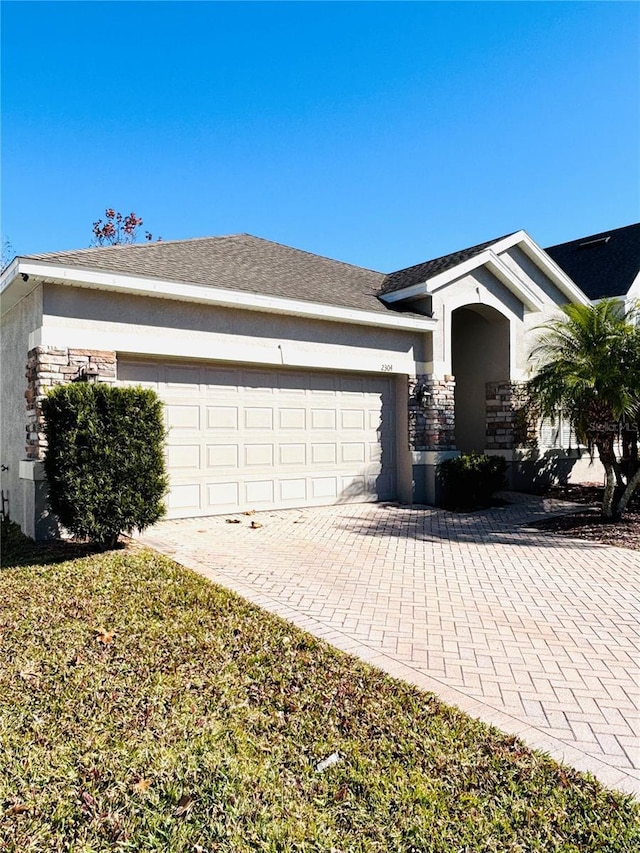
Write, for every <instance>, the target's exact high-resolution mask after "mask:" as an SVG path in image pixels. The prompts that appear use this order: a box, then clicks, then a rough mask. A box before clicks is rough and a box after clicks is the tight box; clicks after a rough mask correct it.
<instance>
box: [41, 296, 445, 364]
mask: <svg viewBox="0 0 640 853" xmlns="http://www.w3.org/2000/svg"><path fill="white" fill-rule="evenodd" d="M429 337H430V333H422V332H420V331H418V332H413V331H404V330H397V329H389V328H378V327H373V326H360V325H351V324H346V323H337V322H323V321H321V320H314V319H306V318H301V317H291V316H284V315H281V314H275V313H268V314H267V313H264V312H257V311H251V310H245V309H242V310H240V309H238V310H235V309H230V308H224V307H218V306H207V305H201V304H195V303H190V302H178V301H175V300H168V299H153V298H145V297H139V296H131V295H120V294H114V293H111V292H109V293H108V292H106V291H96V290H90V289H82V288H71V287H66V286H64V285H49V286H47V288H46V291H45V299H44V317H43V325H42V332H41V339H40V340H37V341H34V342H35V343H44V344H47V345H55V344H57V343H58V344H61V345H64V346H74V347H91V348H93V349H115V350H116V351H118V352H123V353H133V354H136V353H140V354H152V355H165V356H188V357H193V358H207V359H223V360H228V361H235V362H249V363H250V362H255V363H259V364H274V365H278V364H284V365H291V366H301V367H305V366H306V367H318V368H329V369H338V370H363V371H370V372H375V373H377V372H387V373H405V374H409V373H413V372H415V371H416V365H418V366H422V365H423V363H424V360H425V354H426V352H427V351H428V348H429V341H428V338H429Z"/></svg>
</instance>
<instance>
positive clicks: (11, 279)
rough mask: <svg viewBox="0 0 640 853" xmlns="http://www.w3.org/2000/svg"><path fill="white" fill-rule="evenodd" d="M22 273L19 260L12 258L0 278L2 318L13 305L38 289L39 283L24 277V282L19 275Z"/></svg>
mask: <svg viewBox="0 0 640 853" xmlns="http://www.w3.org/2000/svg"><path fill="white" fill-rule="evenodd" d="M21 272H22V273H23V272H24V271H23V270H22V266H21V263H20V258H14V259H13V261H11V263H10V264H9V266H8V267H7V268H6V269H5V270H4V271H3V273H2V276H1V277H0V313H1V314H2V316H3V317H4V315H5V314H6V313H7V311H10V310H11V309H12V308H13V307H14V305H17V304H18V302H20V300H21V299H24V297H25V296H28V295H29V294H30V293H31V291H32V290H33V289H34V288H36V287H38V285H39V284H40V282H38V281H33V280H32V279H30V278H29V276H26V281H25V280H24V279H23V277H22V275H21V274H20V273H21Z"/></svg>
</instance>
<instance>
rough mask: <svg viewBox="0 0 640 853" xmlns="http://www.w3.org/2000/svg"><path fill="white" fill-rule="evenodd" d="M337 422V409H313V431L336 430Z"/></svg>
mask: <svg viewBox="0 0 640 853" xmlns="http://www.w3.org/2000/svg"><path fill="white" fill-rule="evenodd" d="M337 420H338V419H337V417H336V410H335V409H311V429H329V430H335V428H336V423H337Z"/></svg>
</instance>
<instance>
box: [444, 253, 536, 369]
mask: <svg viewBox="0 0 640 853" xmlns="http://www.w3.org/2000/svg"><path fill="white" fill-rule="evenodd" d="M432 305H433V314H434V317H437V318H438V319H439V320H440V324H439V326H438V328H437V329H436V331H434V333H433V369H432V372H433V373H434V374H435V375H436V376H442V375H445V374H447V373H453V365H452V315H453V312H454V311H455V310H456V309H458V308H463V307H465V306H483V305H484V306H488V307H490V308H493V309H495V310H496V311H498V312H499V313H500V314H502V315H503V316H504V317H506V319H507V320H508V321H509V324H510V326H509V328H510V341H509V348H510V351H511V352H512V353H515V352H516V349H517V343H518V336H519V335H521V334H522V331H523V328H524V309H523V306H522V303H521V302H520V300H519V299H518V298H517V297H516V296H515V295H514V294H513V293H512V292H511V291H510V290H509V289H508V288H507V287H506V286H505V285H504V284H502V282H500V281H498V279H497V278H496V277H495V276H494V275H492V274H491V273H490V272H489V271H488V270H486V269H485V268H480V269H477V270H474V271H473V272H471V273H468V274H467V275H464V276H461V277H460V278H459V279H458V280H457V281H453V282H451V283H450V284H448V285H447V286H446V287H443V288H441V289H439V290H437V291H436V292H435V293H434V294H433V297H432ZM510 361H511V364H510V365H505V368H506V369H507V370H509V369H511V371H512V373H513V367H514V365H513V358H511V359H510ZM500 378H502V379H507V378H513V377H510V376H508V375H507V376H502V377H500Z"/></svg>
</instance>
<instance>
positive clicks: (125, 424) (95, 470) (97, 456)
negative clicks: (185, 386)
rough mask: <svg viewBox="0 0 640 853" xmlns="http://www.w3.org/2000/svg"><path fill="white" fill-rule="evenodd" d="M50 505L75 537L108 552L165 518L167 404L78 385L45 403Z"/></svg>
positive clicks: (146, 393)
mask: <svg viewBox="0 0 640 853" xmlns="http://www.w3.org/2000/svg"><path fill="white" fill-rule="evenodd" d="M42 410H43V414H44V418H45V427H44V432H45V435H46V438H47V443H48V449H47V452H46V455H45V460H44V469H45V474H46V477H47V480H48V485H49V503H50V505H51V509H52V511H53V513H54V514H55V515H56V517H57V518H58V520H59V521H60V523H61V524H62V525H63V526H64V527H65V528H67V530H69V531H70V532H71V533H72V534H73V535H74V536H76V537H81V538H87V539H89V540H90V541H92V542H95V543H96V544H97V545H99V546H101V547H103V548H110V547H113V546H114V545H115V543H116V542H117V540H118V536H119V534H120V533H123V532H126V533H131V532H132V531H133V530H134V529H136V528H137V529H138V530H143V529H144V528H145V527H148V526H149V525H150V524H154V523H155V522H156V521H158V519H159V518H161V517H162V516H163V515H164V512H165V508H164V504H163V503H162V497H163V495H164V494H165V493H166V491H167V477H166V474H165V468H164V439H165V429H164V423H163V417H162V403H161V402H160V401H159V400H158V397H157V396H156V394H155V392H154V391H151V390H148V389H144V388H119V387H113V386H110V385H105V384H100V383H98V384H96V385H93V384H90V383H87V382H76V383H72V384H70V385H60V386H58V387H56V388H54V389H53V390H52V391H51V392H50V393H49V395H48V396H47V397H46V398H45V400H44V401H43V404H42Z"/></svg>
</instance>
